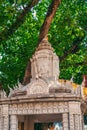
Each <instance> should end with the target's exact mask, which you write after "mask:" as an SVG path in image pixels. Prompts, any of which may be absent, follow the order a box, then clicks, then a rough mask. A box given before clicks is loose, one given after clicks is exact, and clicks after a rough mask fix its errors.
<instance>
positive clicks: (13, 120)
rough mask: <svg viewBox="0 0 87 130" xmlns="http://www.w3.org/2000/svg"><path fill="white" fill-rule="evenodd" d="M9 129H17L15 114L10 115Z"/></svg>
mask: <svg viewBox="0 0 87 130" xmlns="http://www.w3.org/2000/svg"><path fill="white" fill-rule="evenodd" d="M10 130H18V119H17V116H16V115H10Z"/></svg>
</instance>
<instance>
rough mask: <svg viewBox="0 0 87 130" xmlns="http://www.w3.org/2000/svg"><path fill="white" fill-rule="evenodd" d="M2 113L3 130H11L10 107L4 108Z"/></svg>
mask: <svg viewBox="0 0 87 130" xmlns="http://www.w3.org/2000/svg"><path fill="white" fill-rule="evenodd" d="M2 113H3V130H9V115H8V105H3V106H2Z"/></svg>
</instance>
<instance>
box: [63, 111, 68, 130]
mask: <svg viewBox="0 0 87 130" xmlns="http://www.w3.org/2000/svg"><path fill="white" fill-rule="evenodd" d="M63 130H69V123H68V113H63Z"/></svg>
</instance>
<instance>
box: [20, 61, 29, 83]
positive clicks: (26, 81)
mask: <svg viewBox="0 0 87 130" xmlns="http://www.w3.org/2000/svg"><path fill="white" fill-rule="evenodd" d="M30 79H31V62H30V60H29V61H28V64H27V67H26V70H25V75H24V79H23V82H22V84H23V85H26V84H28V83H29V82H30Z"/></svg>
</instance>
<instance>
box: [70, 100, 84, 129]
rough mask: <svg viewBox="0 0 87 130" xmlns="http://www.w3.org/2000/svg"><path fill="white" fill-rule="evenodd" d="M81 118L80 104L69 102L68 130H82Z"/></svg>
mask: <svg viewBox="0 0 87 130" xmlns="http://www.w3.org/2000/svg"><path fill="white" fill-rule="evenodd" d="M81 116H82V114H81V108H80V102H74V101H73V102H69V122H70V123H69V124H70V130H83V129H82V121H81Z"/></svg>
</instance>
